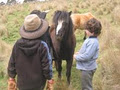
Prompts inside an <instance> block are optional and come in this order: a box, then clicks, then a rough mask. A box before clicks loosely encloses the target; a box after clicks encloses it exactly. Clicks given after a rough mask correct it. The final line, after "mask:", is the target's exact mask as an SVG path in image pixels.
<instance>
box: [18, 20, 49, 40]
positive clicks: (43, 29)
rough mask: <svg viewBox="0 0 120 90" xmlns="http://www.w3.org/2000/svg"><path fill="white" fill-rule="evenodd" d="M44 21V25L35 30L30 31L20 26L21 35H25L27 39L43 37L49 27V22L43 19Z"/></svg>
mask: <svg viewBox="0 0 120 90" xmlns="http://www.w3.org/2000/svg"><path fill="white" fill-rule="evenodd" d="M41 20H42V22H43V25H42V26H41V27H39V28H38V29H37V30H35V31H32V32H28V31H26V30H25V28H24V26H22V27H21V28H20V32H19V33H20V36H21V37H23V38H26V39H36V38H39V37H41V36H42V35H43V34H44V33H45V32H46V31H47V29H48V26H49V24H48V22H47V21H45V20H43V19H41Z"/></svg>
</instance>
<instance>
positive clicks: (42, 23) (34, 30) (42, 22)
mask: <svg viewBox="0 0 120 90" xmlns="http://www.w3.org/2000/svg"><path fill="white" fill-rule="evenodd" d="M42 26H43V21H42V20H41V24H40V26H39V27H38V28H37V29H36V30H34V31H27V30H25V27H24V29H23V30H24V31H25V32H35V31H38V30H40V29H41V28H42Z"/></svg>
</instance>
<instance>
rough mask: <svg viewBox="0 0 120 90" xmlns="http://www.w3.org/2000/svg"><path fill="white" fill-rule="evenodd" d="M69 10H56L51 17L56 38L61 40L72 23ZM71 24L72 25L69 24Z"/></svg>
mask: <svg viewBox="0 0 120 90" xmlns="http://www.w3.org/2000/svg"><path fill="white" fill-rule="evenodd" d="M70 15H71V12H66V11H56V12H55V14H54V17H53V23H54V24H55V33H56V38H57V39H58V40H62V39H63V37H64V36H65V33H66V32H68V31H67V30H68V29H69V28H71V27H70V25H71V24H72V23H71V22H72V21H71V18H70ZM71 26H72V25H71Z"/></svg>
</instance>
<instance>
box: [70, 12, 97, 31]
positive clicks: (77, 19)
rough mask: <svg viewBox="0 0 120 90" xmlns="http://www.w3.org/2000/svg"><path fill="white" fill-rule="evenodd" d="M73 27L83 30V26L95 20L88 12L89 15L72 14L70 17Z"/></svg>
mask: <svg viewBox="0 0 120 90" xmlns="http://www.w3.org/2000/svg"><path fill="white" fill-rule="evenodd" d="M71 18H72V21H73V25H74V27H75V29H79V28H80V29H84V24H85V23H86V22H87V21H88V20H90V19H91V18H95V17H94V16H93V15H92V14H91V13H90V12H89V13H84V14H79V13H76V14H72V15H71Z"/></svg>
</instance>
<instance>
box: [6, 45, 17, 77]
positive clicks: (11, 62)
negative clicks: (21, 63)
mask: <svg viewBox="0 0 120 90" xmlns="http://www.w3.org/2000/svg"><path fill="white" fill-rule="evenodd" d="M15 54H16V44H15V45H14V47H13V50H12V54H11V57H10V60H9V63H8V75H9V77H11V78H15V76H16V69H15Z"/></svg>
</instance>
